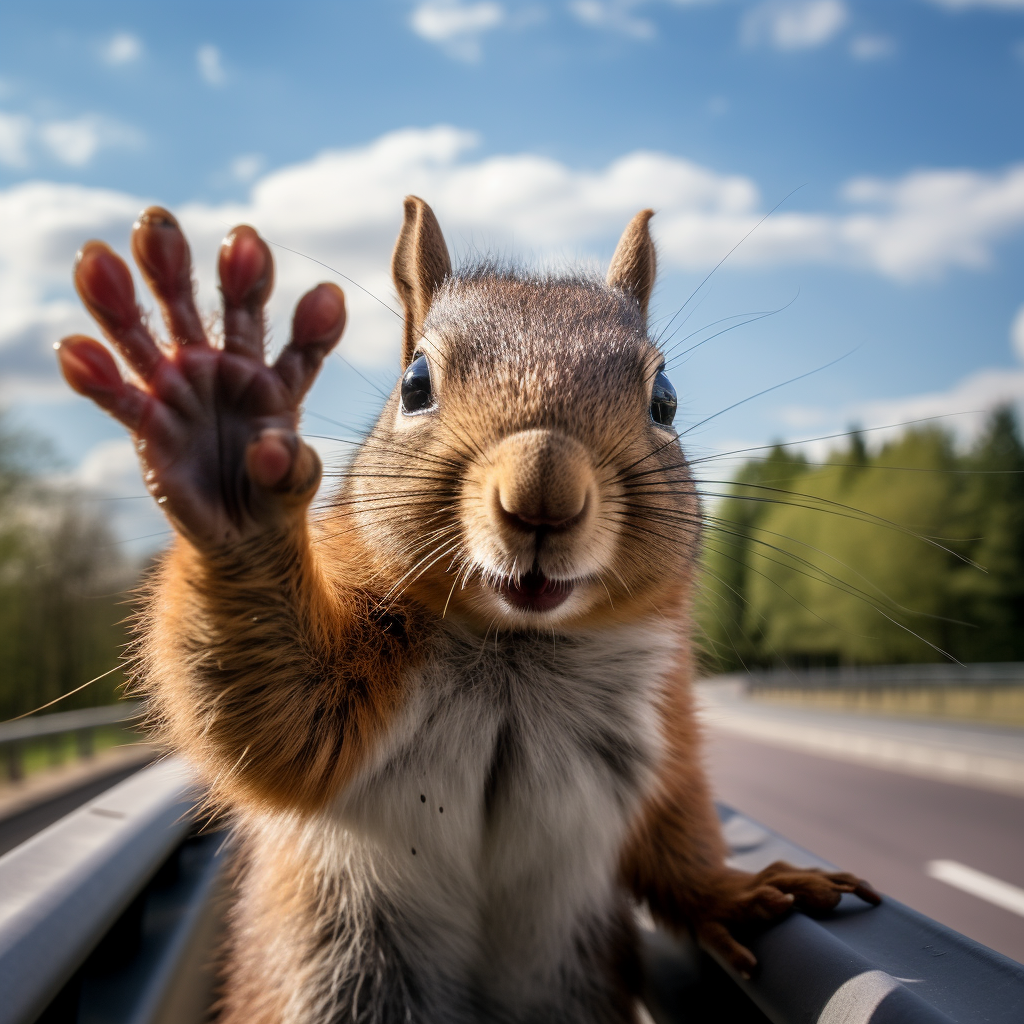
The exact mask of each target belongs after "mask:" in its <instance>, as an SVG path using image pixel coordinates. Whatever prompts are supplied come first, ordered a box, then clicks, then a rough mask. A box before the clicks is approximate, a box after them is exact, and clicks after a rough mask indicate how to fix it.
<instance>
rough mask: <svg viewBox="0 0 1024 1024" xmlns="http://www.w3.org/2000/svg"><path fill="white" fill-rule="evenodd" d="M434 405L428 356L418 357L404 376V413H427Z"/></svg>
mask: <svg viewBox="0 0 1024 1024" xmlns="http://www.w3.org/2000/svg"><path fill="white" fill-rule="evenodd" d="M433 404H434V395H433V393H432V392H431V390H430V367H429V366H428V365H427V357H426V356H416V357H415V358H414V359H413V361H412V362H411V363H410V364H409V368H408V369H407V370H406V371H405V373H403V374H402V412H404V413H407V414H409V413H416V412H425V411H426V410H427V409H429V408H430V407H431V406H432V405H433Z"/></svg>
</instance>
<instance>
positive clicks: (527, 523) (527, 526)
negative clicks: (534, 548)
mask: <svg viewBox="0 0 1024 1024" xmlns="http://www.w3.org/2000/svg"><path fill="white" fill-rule="evenodd" d="M498 507H499V508H500V510H501V515H502V518H503V519H504V520H505V522H506V523H508V524H509V526H513V527H515V528H516V529H517V530H523V531H525V532H528V533H532V532H533V531H534V530H538V529H541V528H542V527H543V528H545V529H548V530H566V529H568V528H569V527H570V526H572V525H573V524H574V523H575V522H576V521H577V520H578V519H579V518H580V517H581V516H582V515H583V512H584V509H585V507H586V498H585V497H584V503H583V505H582V506H580V508H579V509H578V510H577V511H576V512H575V513H574V514H573V515H569V516H565V515H560V514H558V513H556V512H549V511H547V510H546V509H542V511H540V512H539V513H537V514H534V515H530V514H528V513H524V512H516V511H514V510H513V509H508V508H505V503H504V501H503V500H502V497H501V492H500V491H499V492H498Z"/></svg>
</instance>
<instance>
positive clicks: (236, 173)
mask: <svg viewBox="0 0 1024 1024" xmlns="http://www.w3.org/2000/svg"><path fill="white" fill-rule="evenodd" d="M265 163H266V160H264V158H263V156H262V154H260V153H243V154H242V155H241V156H236V157H235V159H234V160H232V161H231V175H232V177H234V178H235V179H236V180H237V181H240V182H242V183H243V184H247V183H248V182H250V181H252V180H253V178H255V177H256V175H257V174H259V173H260V171H262V170H263V166H264V164H265Z"/></svg>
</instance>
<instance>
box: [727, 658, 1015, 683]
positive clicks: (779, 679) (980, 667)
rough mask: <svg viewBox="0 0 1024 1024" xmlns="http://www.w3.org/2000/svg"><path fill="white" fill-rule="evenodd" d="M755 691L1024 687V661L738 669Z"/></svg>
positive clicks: (735, 676)
mask: <svg viewBox="0 0 1024 1024" xmlns="http://www.w3.org/2000/svg"><path fill="white" fill-rule="evenodd" d="M719 678H720V679H726V678H729V679H736V680H740V681H742V682H743V683H745V684H746V686H747V687H748V688H749V689H751V690H793V689H801V690H833V689H856V690H873V689H888V688H900V687H917V686H920V687H933V686H967V687H973V686H1024V662H1020V661H1005V662H998V661H996V662H984V663H982V662H979V663H975V664H968V665H949V664H934V665H928V664H926V665H844V666H841V667H839V668H809V669H797V668H786V667H779V668H773V669H763V670H755V671H752V672H736V673H732V674H730V675H729V676H720V677H719Z"/></svg>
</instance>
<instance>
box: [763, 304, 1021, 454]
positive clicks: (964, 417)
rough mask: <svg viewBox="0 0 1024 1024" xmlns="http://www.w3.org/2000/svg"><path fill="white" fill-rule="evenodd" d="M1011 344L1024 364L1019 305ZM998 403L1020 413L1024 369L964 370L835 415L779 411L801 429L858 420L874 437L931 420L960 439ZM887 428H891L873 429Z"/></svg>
mask: <svg viewBox="0 0 1024 1024" xmlns="http://www.w3.org/2000/svg"><path fill="white" fill-rule="evenodd" d="M1010 344H1011V348H1012V349H1013V352H1014V354H1015V355H1016V357H1017V359H1018V361H1019V362H1020V363H1022V364H1024V306H1021V307H1020V308H1019V309H1018V310H1017V312H1016V314H1015V315H1014V318H1013V320H1012V322H1011V324H1010ZM999 405H1014V406H1016V407H1017V409H1018V411H1019V412H1020V413H1022V414H1024V368H1021V367H1011V368H1008V369H1007V368H995V367H988V368H985V369H982V370H977V371H975V372H974V373H970V374H968V375H967V376H966V377H964V378H962V379H961V380H959V381H957V382H956V383H955V384H953V386H952V387H950V388H947V389H946V390H945V391H930V392H926V393H925V394H920V395H906V396H902V397H900V398H890V399H885V400H882V401H870V402H858V403H855V404H853V405H850V406H847V407H846V408H845V409H843V410H842V411H841V412H840V413H839V414H838V415H837V413H836V410H834V409H824V408H817V407H811V406H790V407H788V408H785V409H783V410H782V413H781V418H782V420H783V421H784V422H785V423H786V425H787V426H788V427H790V428H792V429H795V430H798V431H800V432H801V433H808V432H817V431H830V430H832V429H833V428H834V427H836V426H837V424H846V423H857V424H859V425H860V426H862V427H867V428H872V429H873V431H876V432H874V433H873V434H872V436H873V437H874V439H875V440H877V441H881V440H884V439H886V438H888V437H893V436H896V435H898V434H899V433H900V432H901V431H902V429H903V427H902V426H901V425H902V424H907V423H912V422H914V421H919V420H926V421H927V420H931V419H935V420H938V421H940V422H942V423H943V424H944V425H945V426H946V427H948V428H949V429H951V430H952V431H953V432H954V433H955V434H956V435H957V436H958V437H959V438H960V439H961V440H962V441H969V440H971V439H973V438H975V437H977V435H978V434H979V433H980V432H981V430H982V428H983V427H984V425H985V423H986V421H987V420H988V417H989V415H990V414H991V412H992V410H993V409H994V408H996V407H997V406H999ZM884 427H889V428H891V429H888V430H885V429H878V428H884ZM832 444H834V442H833V441H822V442H816V443H814V444H812V445H811V446H809V450H812V451H814V452H816V453H817V454H819V455H823V454H824V453H825V452H826V451H827V450H828V449H829V447H830V446H831V445H832Z"/></svg>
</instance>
